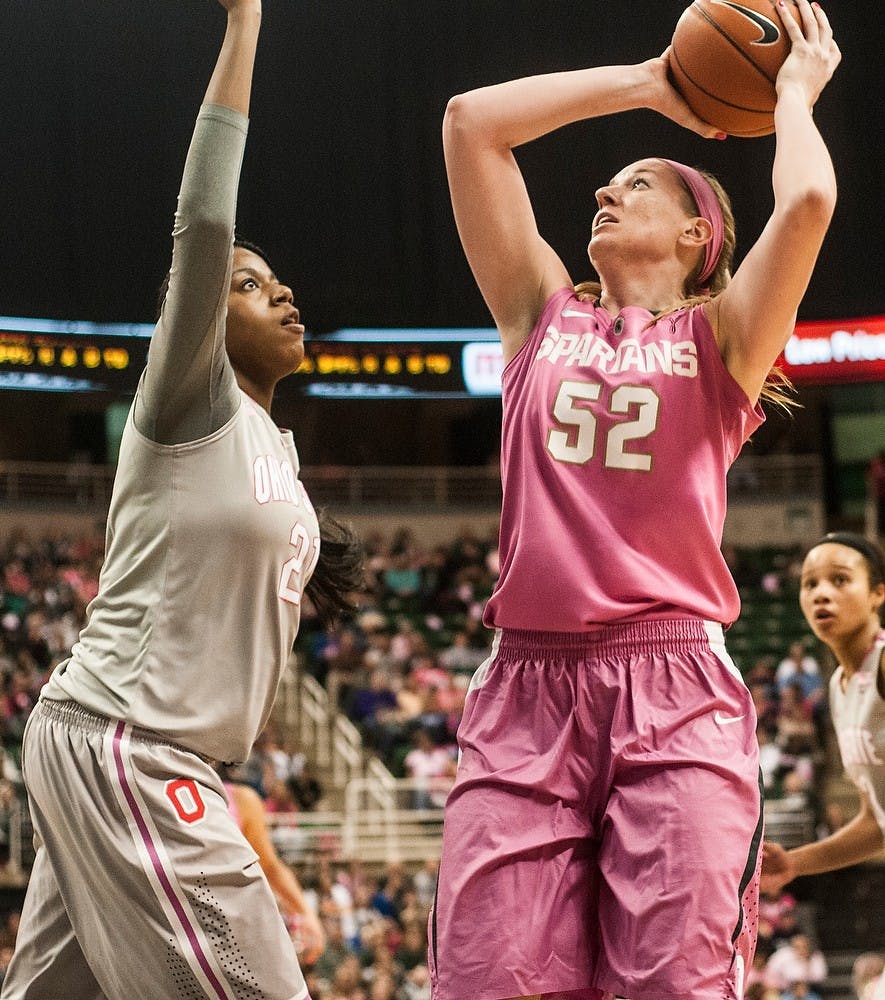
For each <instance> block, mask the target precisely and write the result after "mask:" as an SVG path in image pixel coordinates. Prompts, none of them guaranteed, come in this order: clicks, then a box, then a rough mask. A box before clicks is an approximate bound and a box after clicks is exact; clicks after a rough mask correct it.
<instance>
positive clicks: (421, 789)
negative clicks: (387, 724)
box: [268, 765, 452, 864]
mask: <svg viewBox="0 0 885 1000" xmlns="http://www.w3.org/2000/svg"><path fill="white" fill-rule="evenodd" d="M380 766H381V767H382V768H383V765H380ZM384 771H385V772H386V773H384V774H382V773H380V772H378V773H377V774H369V775H367V776H366V777H364V778H353V779H352V780H351V781H349V782H348V784H347V788H346V789H345V793H344V809H343V811H342V812H340V813H337V812H323V813H308V812H304V813H296V814H286V813H275V814H273V815H271V816H269V817H268V823H269V824H270V827H271V839H272V840H273V842H274V846H275V847H276V849H277V852H278V854H279V855H280V857H281V858H283V860H284V861H286V862H288V863H289V864H296V863H298V862H305V861H312V860H315V859H316V858H318V857H323V856H325V857H329V858H331V859H332V860H347V861H363V862H368V863H380V862H410V861H424V860H426V859H427V858H438V857H439V855H440V851H441V849H442V829H443V806H444V804H445V798H446V795H447V794H448V792H449V789H450V788H451V785H452V779H451V778H432V779H428V778H400V779H394V778H393V777H391V775H390V772H387V771H386V769H384Z"/></svg>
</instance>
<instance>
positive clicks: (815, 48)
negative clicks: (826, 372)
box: [707, 0, 841, 402]
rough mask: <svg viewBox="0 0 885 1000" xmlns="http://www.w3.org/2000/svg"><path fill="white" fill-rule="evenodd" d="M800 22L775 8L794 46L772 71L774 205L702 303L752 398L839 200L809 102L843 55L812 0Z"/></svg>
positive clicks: (783, 338)
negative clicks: (715, 293) (719, 289)
mask: <svg viewBox="0 0 885 1000" xmlns="http://www.w3.org/2000/svg"><path fill="white" fill-rule="evenodd" d="M796 2H797V4H798V6H799V9H800V12H801V14H802V24H803V27H802V28H801V29H800V27H799V26H798V25H797V24H796V22H795V20H794V19H793V17H792V16H791V15H789V14H788V13H786V12H785V11H784V9H783V8H784V5H783V2H782V0H778V10H779V13H780V14H781V21H782V22H783V25H784V28H785V30H786V31H787V33H788V34H789V35H790V39H791V42H792V48H791V50H790V54H789V56H788V57H787V59H786V61H785V62H784V64H783V66H782V67H781V70H780V72H779V73H778V77H777V106H776V108H775V114H774V124H775V133H776V149H775V157H774V168H773V171H772V183H773V187H774V211H773V212H772V215H771V218H770V219H769V220H768V222H767V224H766V226H765V229H764V230H763V232H762V235H761V236H760V237H759V239H758V240H757V241H756V243H755V245H754V246H753V247H752V248H751V249H750V251H749V253H748V254H747V256H746V257H745V258H744V260H743V262H742V263H741V265H740V267H739V268H738V270H737V272H736V274H735V276H734V278H733V279H732V281H731V282H730V284H729V285H728V287H727V288H726V289H725V291H723V293H722V294H721V295H720V296H719V297H718V298H717V299H715V300H713V302H711V303H710V305H709V306H708V307H707V314H708V316H709V317H710V320H711V323H712V325H713V329H714V330H715V331H716V336H717V340H718V342H719V347H720V350H721V352H722V356H723V358H724V360H725V363H726V365H727V367H728V369H729V371H730V372H731V373H732V375H733V376H734V377H735V379H736V380H737V382H738V383H739V384H740V385H741V386H742V387H743V389H744V391H745V392H746V393H747V395H748V396H749V397H750V399H752V400H753V401H754V402H755V400H756V399H757V398H758V397H759V393H760V391H761V389H762V385H763V383H764V382H765V379H766V376H767V375H768V373H769V371H770V369H771V366H772V365H773V364H774V362H775V361H776V360H777V357H778V355H779V354H780V353H781V351H782V350H783V349H784V347H785V345H786V343H787V341H788V340H789V338H790V336H791V334H792V332H793V327H794V324H795V321H796V312H797V310H798V308H799V303H800V302H801V301H802V296H803V295H804V294H805V289H806V288H807V287H808V282H809V280H810V278H811V273H812V271H813V270H814V265H815V262H816V261H817V256H818V253H819V252H820V247H821V244H822V243H823V239H824V235H825V233H826V231H827V227H828V226H829V224H830V219H831V217H832V214H833V209H834V207H835V204H836V178H835V175H834V173H833V164H832V162H831V160H830V155H829V153H828V152H827V147H826V146H825V145H824V141H823V139H822V138H821V136H820V133H819V132H818V130H817V127H816V126H815V124H814V119H813V118H812V114H811V113H812V108H813V107H814V104H815V102H816V101H817V99H818V97H819V96H820V93H821V91H822V90H823V88H824V87H825V86H826V84H827V82H828V81H829V79H830V77H831V76H832V75H833V73H834V72H835V69H836V67H837V66H838V64H839V60H840V58H841V54H840V52H839V49H838V46H837V45H836V43H835V41H834V40H833V32H832V29H831V28H830V23H829V21H828V20H827V17H826V15H825V14H824V12H823V11H822V10H821V8H820V6H819V5H818V4H817V3H814V4H809V3H808V0H796Z"/></svg>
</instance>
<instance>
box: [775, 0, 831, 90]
mask: <svg viewBox="0 0 885 1000" xmlns="http://www.w3.org/2000/svg"><path fill="white" fill-rule="evenodd" d="M786 2H789V0H778V3H777V12H778V14H779V15H780V19H781V21H782V22H783V26H784V31H786V33H787V34H788V35H789V37H790V45H791V48H790V54H789V55H788V56H787V58H786V59H785V60H784V63H783V65H782V66H781V68H780V72H779V73H778V75H777V80H776V86H777V90H778V93H780V92H781V90H782V89H783V87H785V86H788V85H789V84H798V86H800V87H801V88H802V90H803V91H804V93H805V96H806V99H807V101H808V106H809V107H810V108H811V107H813V106H814V103H815V101H816V100H817V99H818V97H820V94H821V91H822V90H823V89H824V87H825V86H826V85H827V83H828V82H829V80H830V77H831V76H832V75H833V73H835V71H836V67H837V66H838V65H839V62H840V60H841V59H842V53H841V52H840V51H839V46H838V45H837V44H836V43H835V41H834V40H833V29H832V28H831V27H830V22H829V19H828V18H827V15H826V14H825V13H824V12H823V8H822V7H821V6H820V4H818V3H809V2H808V0H795V2H796V6H797V7H798V8H799V14H800V15H801V18H802V26H801V27H800V26H799V24H798V23H797V21H796V19H795V18H794V17H793V16H792V15H791V14H790V13H789V12H788V11H787V9H786V5H785V4H786Z"/></svg>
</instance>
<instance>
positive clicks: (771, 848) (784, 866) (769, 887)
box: [759, 840, 796, 895]
mask: <svg viewBox="0 0 885 1000" xmlns="http://www.w3.org/2000/svg"><path fill="white" fill-rule="evenodd" d="M795 877H796V869H795V868H794V866H793V862H792V861H791V860H790V856H789V854H788V853H787V852H786V851H785V850H784V849H783V847H781V845H780V844H776V843H775V842H774V841H773V840H766V841H765V843H763V845H762V877H761V878H760V880H759V889H760V891H761V892H764V893H768V894H770V895H775V894H776V893H778V892H780V891H781V889H783V887H784V886H785V885H786V884H787V882H792V881H793V879H794V878H795Z"/></svg>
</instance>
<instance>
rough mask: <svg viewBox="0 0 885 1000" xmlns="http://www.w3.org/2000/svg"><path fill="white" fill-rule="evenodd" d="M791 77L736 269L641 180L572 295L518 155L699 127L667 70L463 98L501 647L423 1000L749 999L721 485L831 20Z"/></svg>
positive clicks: (477, 728) (699, 199)
mask: <svg viewBox="0 0 885 1000" xmlns="http://www.w3.org/2000/svg"><path fill="white" fill-rule="evenodd" d="M799 7H800V10H801V17H802V27H799V26H798V25H794V24H793V23H792V21H793V19H792V18H791V17H789V16H785V17H783V18H782V20H783V22H784V28H783V30H785V31H787V32H788V33H789V35H790V38H791V39H792V51H791V54H790V56H789V57H788V59H787V60H786V62H785V63H784V65H783V68H782V69H781V71H780V74H779V76H778V79H777V91H778V101H777V110H776V113H775V122H776V132H777V146H776V152H775V159H774V170H773V187H774V210H773V213H772V215H771V218H770V220H769V221H768V224H767V225H766V227H765V230H764V232H763V233H762V235H761V237H760V238H759V240H758V241H757V243H756V244H755V246H753V247H752V248H751V250H750V251H749V253H748V254H747V256H746V258H745V259H744V261H743V263H742V264H741V266H740V268H739V269H738V270H737V272H736V273H735V275H734V276H733V277H731V276H730V274H729V268H730V263H731V255H732V251H733V248H734V226H733V220H732V216H731V212H730V209H729V207H728V203H727V199H726V196H725V195H724V193H723V192H722V190H721V188H720V186H719V185H718V184H717V183H716V182H715V181H714V180H713V179H712V178H710V177H709V176H707V175H704V174H701V173H699V172H698V171H696V170H694V169H692V168H690V167H687V166H684V165H682V164H679V163H674V162H672V161H670V160H664V159H658V158H649V159H644V160H640V161H639V162H637V163H633V164H630V165H629V166H627V167H625V168H624V169H623V170H621V171H620V172H619V173H618V174H617V175H616V176H615V177H613V178H612V179H611V180H610V181H609V182H608V183H606V184H604V185H603V186H602V187H601V188H599V189H598V190H597V192H596V203H597V204H596V214H595V216H594V217H593V221H592V226H591V232H590V243H589V257H590V261H591V262H592V264H593V266H594V267H595V269H596V271H597V272H598V275H599V278H600V282H599V284H598V285H595V286H589V285H583V286H578V288H577V289H576V287H575V284H574V282H573V280H572V278H571V277H570V275H569V273H568V272H567V270H566V268H565V266H564V265H563V262H562V261H561V260H560V258H559V257H558V256H557V254H556V253H555V251H554V250H553V249H552V248H551V247H550V246H549V245H548V244H547V243H546V242H545V241H544V239H543V238H542V237H541V235H540V234H539V232H538V229H537V226H536V223H535V219H534V215H533V212H532V207H531V203H530V201H529V196H528V193H527V191H526V187H525V183H524V181H523V178H522V175H521V173H520V170H519V167H518V165H517V162H516V159H515V156H514V152H513V150H514V148H515V147H517V146H519V145H521V144H523V143H526V142H529V141H531V140H533V139H536V138H538V137H539V136H542V135H544V134H546V133H548V132H551V131H553V130H554V129H556V128H559V127H560V126H563V125H566V124H569V123H571V122H576V121H578V120H579V119H585V118H592V117H596V116H600V115H610V114H613V113H616V112H621V111H627V110H630V109H632V108H638V107H646V108H650V109H652V110H655V111H658V112H660V113H661V114H663V115H665V116H667V117H669V118H671V119H673V120H674V121H676V122H677V123H679V124H682V125H685V126H687V127H689V128H690V129H693V130H695V131H697V132H699V133H700V134H701V135H704V136H712V135H713V130H712V129H710V128H709V127H707V126H706V125H705V124H704V123H703V122H701V121H699V120H698V119H696V118H695V117H694V116H692V115H691V114H690V112H689V111H688V109H687V108H686V107H685V105H684V103H683V102H682V100H681V98H679V97H678V95H677V94H676V93H675V91H674V90H673V89H672V88H671V87H670V85H669V84H668V81H667V68H668V53H667V52H665V53H664V54H663V55H662V56H660V57H659V58H655V59H650V60H648V61H646V62H643V63H641V64H638V65H634V66H604V67H598V68H592V69H586V70H581V71H577V72H568V73H558V74H552V75H548V76H538V77H530V78H526V79H520V80H514V81H511V82H509V83H504V84H501V85H498V86H491V87H486V88H483V89H481V90H477V91H473V92H471V93H467V94H463V95H460V96H457V97H454V98H453V99H452V100H451V102H450V103H449V106H448V109H447V112H446V117H445V123H444V126H443V134H444V143H445V155H446V163H447V168H448V174H449V183H450V188H451V196H452V204H453V207H454V213H455V219H456V222H457V225H458V230H459V233H460V236H461V240H462V243H463V245H464V249H465V251H466V254H467V258H468V260H469V263H470V266H471V268H472V270H473V273H474V276H475V278H476V280H477V282H478V284H479V287H480V289H481V291H482V293H483V295H484V297H485V300H486V303H487V305H488V306H489V309H490V310H491V312H492V315H493V317H494V319H495V322H496V324H497V326H498V329H499V331H500V335H501V340H502V342H503V347H504V357H505V364H506V367H505V370H504V375H503V406H504V418H503V435H502V462H501V472H502V479H503V487H504V500H503V509H502V517H501V534H500V553H501V574H500V580H499V582H498V585H497V587H496V589H495V592H494V593H493V595H492V597H491V599H490V601H489V603H488V606H487V609H486V613H485V621H486V624H488V625H490V626H492V627H494V628H495V629H496V635H495V638H494V641H493V646H492V653H491V656H490V658H489V659H488V660H487V661H486V663H485V664H483V665H482V666H481V667H480V668H479V670H478V672H477V674H476V676H475V677H474V680H473V683H472V685H471V690H470V692H469V694H468V698H467V704H466V707H465V711H464V716H463V721H462V724H461V728H460V731H459V744H460V748H461V760H460V764H459V768H458V776H457V780H456V784H455V786H454V788H453V790H452V792H451V795H450V797H449V801H448V805H447V814H446V820H445V833H444V838H443V853H442V861H441V868H440V882H439V893H438V899H437V902H436V905H435V907H434V910H433V912H432V914H431V921H430V962H431V967H432V979H433V996H434V1000H502V998H514V997H533V998H537V997H540V996H544V997H548V998H551V997H556V998H565V997H568V998H569V1000H578V998H581V1000H591V998H598V997H602V996H605V995H616V996H621V997H629V998H631V1000H652V998H654V1000H663V998H669V997H672V998H676V997H679V998H688V997H691V998H694V1000H699V998H703V1000H714V998H715V1000H721V998H723V997H725V998H739V997H740V996H741V995H742V991H743V976H744V970H745V969H746V968H747V966H748V965H749V962H750V958H751V955H752V952H753V948H754V944H755V925H756V896H757V885H758V860H759V844H760V838H761V830H762V816H761V802H760V792H759V783H758V748H757V745H756V739H755V719H754V716H753V707H752V703H751V700H750V696H749V694H748V691H747V689H746V686H745V685H744V683H743V681H742V679H741V676H740V674H739V672H738V670H737V669H736V668H735V666H734V664H733V663H732V661H731V659H730V658H729V656H728V653H727V652H726V649H725V644H724V641H723V626H728V625H729V624H730V623H731V622H732V621H734V619H735V618H736V617H737V615H738V611H739V602H738V596H737V592H736V589H735V586H734V583H733V582H732V579H731V576H730V574H729V572H728V569H727V567H726V565H725V563H724V560H723V558H722V555H721V553H720V549H719V545H720V541H721V535H722V528H723V521H724V516H725V499H726V491H725V477H726V472H727V470H728V468H729V466H730V464H731V463H732V461H733V460H734V458H735V457H736V456H737V454H738V452H739V451H740V449H741V446H742V445H743V443H744V442H745V441H746V439H747V437H748V436H749V434H750V433H751V432H752V431H753V430H754V429H755V428H756V427H758V426H759V424H760V422H761V421H762V419H763V415H762V412H761V410H760V408H759V399H760V396H762V395H763V394H765V393H773V394H775V395H776V394H777V386H776V384H775V385H767V383H769V382H770V381H771V379H770V376H769V372H770V370H771V368H772V365H773V364H774V362H775V359H776V358H777V356H778V354H779V353H780V352H781V350H782V349H783V347H784V345H785V343H786V342H787V339H788V338H789V336H790V334H791V332H792V330H793V325H794V321H795V317H796V311H797V308H798V305H799V303H800V301H801V299H802V296H803V294H804V292H805V288H806V286H807V283H808V281H809V278H810V275H811V272H812V269H813V267H814V263H815V260H816V258H817V255H818V252H819V248H820V246H821V242H822V240H823V238H824V234H825V233H826V230H827V227H828V225H829V222H830V217H831V215H832V212H833V206H834V203H835V199H836V182H835V178H834V175H833V168H832V164H831V162H830V157H829V155H828V153H827V150H826V147H825V145H824V143H823V141H822V139H821V136H820V134H819V133H818V130H817V128H816V127H815V124H814V121H813V119H812V107H813V105H814V103H815V101H816V100H817V98H818V96H819V94H820V92H821V90H822V89H823V87H824V86H825V84H826V83H827V81H828V80H829V78H830V76H831V75H832V73H833V71H834V70H835V68H836V65H837V63H838V62H839V58H840V56H839V50H838V48H837V47H836V45H835V43H834V41H833V36H832V31H831V29H830V25H829V23H828V21H827V18H826V16H825V15H824V14H823V12H822V11H821V9H820V8H819V7H818V6H817V5H816V4H815V5H810V4H809V3H808V2H807V0H799Z"/></svg>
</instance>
